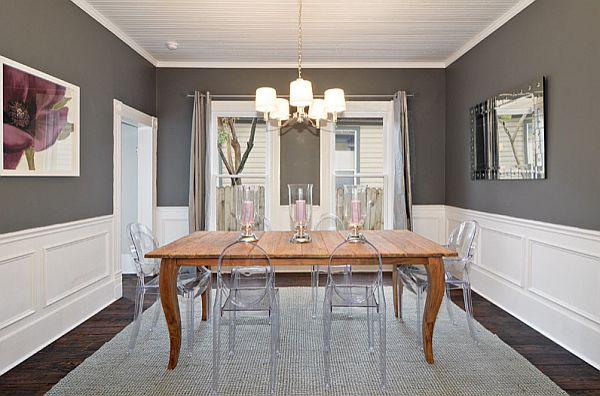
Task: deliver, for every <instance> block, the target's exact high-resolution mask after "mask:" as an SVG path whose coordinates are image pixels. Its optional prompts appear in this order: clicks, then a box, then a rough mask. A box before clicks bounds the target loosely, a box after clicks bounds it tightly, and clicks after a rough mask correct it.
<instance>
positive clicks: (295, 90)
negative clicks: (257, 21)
mask: <svg viewBox="0 0 600 396" xmlns="http://www.w3.org/2000/svg"><path fill="white" fill-rule="evenodd" d="M290 105H291V106H292V107H295V108H296V111H295V112H294V113H293V114H291V115H290ZM306 107H308V113H307V112H306ZM255 108H256V111H257V112H259V113H263V115H264V119H265V122H269V121H274V122H276V123H277V125H279V126H287V125H290V124H294V123H307V124H310V125H312V126H314V127H316V128H320V126H321V122H327V121H328V120H329V114H331V120H332V121H333V122H334V123H335V122H336V121H337V115H338V113H342V112H344V111H345V110H346V99H345V97H344V90H343V89H341V88H331V89H328V90H326V91H325V94H324V95H323V99H315V98H314V97H313V91H312V83H311V82H310V81H308V80H305V79H303V78H302V0H298V78H297V79H296V80H294V81H292V82H290V100H289V101H288V100H287V99H284V98H278V97H277V91H276V90H275V88H271V87H260V88H258V89H257V90H256V98H255Z"/></svg>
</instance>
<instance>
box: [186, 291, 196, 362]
mask: <svg viewBox="0 0 600 396" xmlns="http://www.w3.org/2000/svg"><path fill="white" fill-rule="evenodd" d="M185 298H186V300H187V326H188V329H187V349H188V350H187V354H188V356H192V355H193V354H194V313H195V312H194V300H195V298H194V292H193V291H189V292H187V293H186V295H185Z"/></svg>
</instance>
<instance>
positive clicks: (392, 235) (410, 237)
mask: <svg viewBox="0 0 600 396" xmlns="http://www.w3.org/2000/svg"><path fill="white" fill-rule="evenodd" d="M310 234H311V237H312V241H311V242H310V243H292V242H290V238H291V236H292V232H291V231H265V232H257V233H256V235H257V237H258V242H256V245H258V246H260V247H261V248H262V249H264V250H265V251H266V252H267V254H268V255H269V257H270V258H271V260H272V262H273V265H307V264H313V265H314V264H326V263H327V260H328V259H329V257H330V256H331V253H332V252H333V250H334V249H335V248H336V247H337V246H338V245H339V244H340V243H341V242H343V241H344V240H345V238H346V235H347V232H346V231H313V232H311V233H310ZM364 235H365V237H366V239H367V240H368V241H369V242H371V243H372V244H373V245H374V246H375V247H376V248H377V250H378V251H379V252H380V254H381V257H382V261H383V264H427V260H428V258H430V257H444V256H456V252H454V251H452V250H449V249H447V248H445V247H443V246H441V245H439V244H437V243H435V242H433V241H430V240H429V239H426V238H424V237H422V236H420V235H418V234H415V233H414V232H411V231H407V230H381V231H365V232H364ZM238 236H239V232H237V231H199V232H195V233H193V234H190V235H188V236H186V237H183V238H181V239H178V240H177V241H174V242H172V243H169V244H167V245H165V246H162V247H159V248H158V249H156V250H153V251H152V252H150V253H148V254H146V257H147V258H163V259H164V258H168V259H175V260H177V264H178V265H214V264H216V261H217V260H218V258H219V255H220V254H221V252H222V251H223V249H225V248H226V247H227V246H228V245H230V244H231V243H233V242H235V241H236V240H237V238H238ZM246 253H247V254H248V256H250V257H251V256H252V255H253V253H252V249H248V251H247V252H246ZM360 255H361V254H360V249H357V256H360Z"/></svg>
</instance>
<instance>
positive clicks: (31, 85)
mask: <svg viewBox="0 0 600 396" xmlns="http://www.w3.org/2000/svg"><path fill="white" fill-rule="evenodd" d="M0 86H1V87H2V95H1V96H0V104H1V107H2V134H0V147H2V157H3V158H2V164H1V167H0V175H1V176H79V140H80V136H79V134H80V130H79V87H78V86H76V85H73V84H70V83H68V82H66V81H62V80H60V79H58V78H55V77H52V76H50V75H48V74H45V73H42V72H40V71H38V70H35V69H32V68H30V67H27V66H25V65H22V64H20V63H17V62H14V61H12V60H9V59H7V58H3V57H0Z"/></svg>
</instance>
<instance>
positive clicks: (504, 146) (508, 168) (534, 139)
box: [469, 77, 546, 180]
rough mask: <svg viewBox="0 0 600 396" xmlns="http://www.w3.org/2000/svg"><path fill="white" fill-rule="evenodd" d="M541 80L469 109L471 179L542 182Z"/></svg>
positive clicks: (542, 83) (544, 160)
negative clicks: (534, 180)
mask: <svg viewBox="0 0 600 396" xmlns="http://www.w3.org/2000/svg"><path fill="white" fill-rule="evenodd" d="M544 87H545V78H544V77H541V78H539V79H537V80H535V81H532V82H530V83H527V84H525V85H523V86H521V87H519V88H517V89H514V90H511V91H509V92H506V93H501V94H498V95H496V96H495V97H493V98H490V99H487V100H486V101H484V102H482V103H479V104H477V105H475V106H473V107H471V109H470V111H469V114H470V120H471V179H473V180H481V179H483V180H496V179H501V180H505V179H516V180H526V179H545V178H546V154H545V143H544V142H545V133H544Z"/></svg>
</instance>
